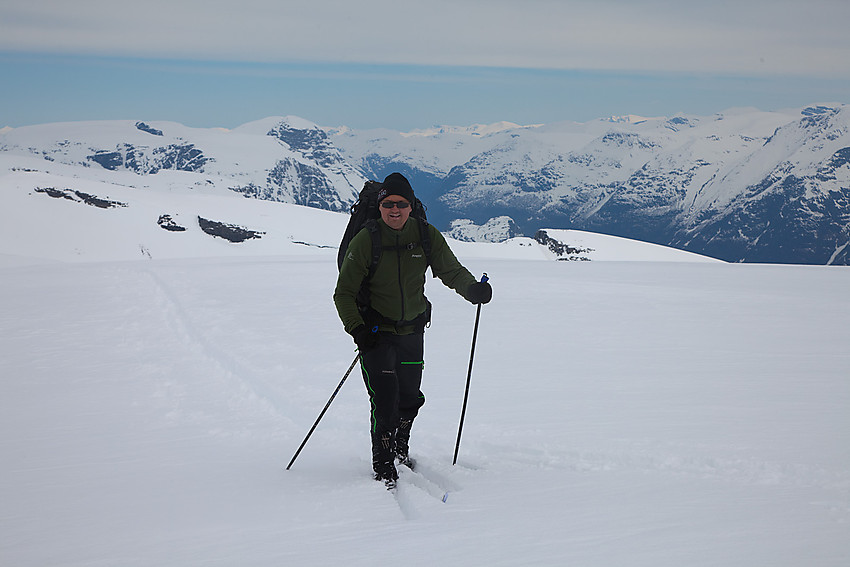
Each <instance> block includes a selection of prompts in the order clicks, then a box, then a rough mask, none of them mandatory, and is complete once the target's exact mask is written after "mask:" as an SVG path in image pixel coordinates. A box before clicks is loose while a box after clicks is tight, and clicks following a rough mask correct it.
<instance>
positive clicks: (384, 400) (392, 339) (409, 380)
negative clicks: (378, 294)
mask: <svg viewBox="0 0 850 567" xmlns="http://www.w3.org/2000/svg"><path fill="white" fill-rule="evenodd" d="M424 336H425V335H424V334H423V333H413V334H410V335H394V334H392V333H384V332H381V333H379V335H378V344H377V346H375V348H373V349H370V350H368V351H366V352H364V353H361V354H360V368H361V369H362V371H363V381H364V382H365V383H366V391H367V392H368V393H369V403H370V406H371V412H370V417H369V426H370V431H371V432H372V433H373V434H380V433H384V432H386V431H395V430H396V428H397V427H398V422H399V419H413V418H415V417H416V415H417V414H418V413H419V408H421V407H422V405H423V404H424V403H425V396H424V395H423V394H422V392H421V391H420V389H419V388H420V386H421V384H422V369H423V367H424V365H425V362H424V360H423V350H424Z"/></svg>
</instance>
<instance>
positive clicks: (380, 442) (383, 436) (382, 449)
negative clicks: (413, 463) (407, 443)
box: [372, 431, 398, 490]
mask: <svg viewBox="0 0 850 567" xmlns="http://www.w3.org/2000/svg"><path fill="white" fill-rule="evenodd" d="M394 457H395V439H394V437H393V434H392V432H390V431H385V432H383V433H373V434H372V470H373V471H374V475H373V478H374V479H375V480H379V481H382V482H383V483H384V484H385V485H386V487H387V490H391V489H393V488H395V486H396V481H397V480H398V471H397V470H396V468H395V462H394V459H393V458H394Z"/></svg>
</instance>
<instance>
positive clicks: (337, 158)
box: [0, 116, 365, 211]
mask: <svg viewBox="0 0 850 567" xmlns="http://www.w3.org/2000/svg"><path fill="white" fill-rule="evenodd" d="M3 155H5V156H8V157H9V158H13V157H17V158H23V157H37V158H40V159H41V160H42V161H41V162H40V163H39V164H37V165H33V164H31V163H30V164H29V165H27V162H20V164H19V167H20V168H31V169H35V170H38V171H45V172H52V171H53V170H54V169H55V168H51V167H50V166H49V165H48V164H47V163H44V162H48V163H49V162H55V163H61V164H64V165H67V166H75V167H77V168H79V171H77V172H76V173H74V176H78V177H81V178H89V179H92V180H99V181H107V182H118V183H120V184H125V185H127V186H132V187H137V188H144V187H148V186H151V185H161V184H162V181H163V177H167V176H159V174H160V173H163V172H165V173H168V172H183V173H186V174H195V175H194V176H192V175H178V176H176V177H173V178H172V181H171V182H170V183H169V185H170V188H171V189H172V190H174V191H178V192H183V191H186V190H191V191H196V192H197V191H199V190H203V191H204V192H207V193H210V192H213V193H218V194H222V193H226V192H237V193H241V194H243V195H245V196H246V197H254V198H259V199H265V200H272V201H281V202H286V203H294V204H298V205H305V206H309V207H315V208H320V209H327V210H332V211H343V210H347V209H348V207H349V206H350V204H351V203H352V202H353V200H354V199H355V198H356V196H357V192H358V191H359V190H360V188H361V187H362V186H363V183H364V182H365V179H364V178H363V176H362V174H361V173H360V172H359V171H358V170H357V169H356V168H354V167H352V166H351V165H350V164H349V163H348V162H347V161H346V160H345V159H343V157H342V156H341V154H340V153H339V151H338V150H337V149H336V148H335V147H334V146H333V144H332V143H330V141H329V139H328V136H327V134H326V133H325V131H324V130H322V129H320V128H319V127H318V126H316V125H315V124H313V123H310V122H308V121H306V120H303V119H301V118H297V117H292V116H288V117H283V118H280V117H276V118H266V119H264V120H259V121H256V122H251V123H248V124H245V125H243V126H240V127H239V128H236V129H234V130H231V131H227V130H221V129H202V128H189V127H186V126H183V125H182V124H177V123H173V122H141V121H137V122H133V121H100V122H69V123H60V124H44V125H38V126H28V127H22V128H15V129H12V130H9V131H7V132H6V133H4V134H3V135H0V156H3ZM64 171H65V172H67V169H65V170H64ZM105 172H116V173H119V174H120V173H126V174H130V175H123V176H121V175H118V176H116V175H109V174H107V173H105Z"/></svg>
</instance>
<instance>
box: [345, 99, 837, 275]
mask: <svg viewBox="0 0 850 567" xmlns="http://www.w3.org/2000/svg"><path fill="white" fill-rule="evenodd" d="M848 132H850V109H848V107H847V106H846V105H840V104H832V105H819V106H811V107H806V108H804V109H801V110H796V111H785V112H761V111H758V110H755V109H732V110H729V111H726V112H723V113H719V114H716V115H714V116H709V117H701V116H685V115H679V116H674V117H672V118H642V117H638V116H627V117H611V118H609V119H605V120H596V121H591V122H587V123H582V124H578V123H571V122H564V123H557V124H548V125H542V126H533V127H516V128H513V127H510V126H507V127H505V128H496V129H494V130H493V131H492V132H486V133H483V134H482V133H481V132H474V133H470V132H466V131H463V130H462V129H446V128H443V129H435V130H433V131H430V132H426V133H420V134H418V135H416V136H412V135H402V134H398V133H388V132H385V131H384V132H382V131H367V132H361V133H357V132H351V131H345V132H332V139H333V140H334V143H335V144H336V145H337V146H339V147H340V148H341V149H342V151H343V153H344V154H345V155H346V157H347V158H348V159H349V161H351V162H352V163H355V164H356V165H357V166H358V167H360V168H361V169H362V170H364V171H367V172H370V173H372V174H374V175H376V176H379V175H380V174H383V173H385V172H387V171H389V170H390V169H392V168H396V169H399V170H402V169H404V170H406V171H408V172H409V174H410V175H411V176H413V177H414V178H417V177H419V178H425V179H426V180H427V184H426V186H427V189H428V191H429V192H430V193H431V194H433V195H436V196H437V199H436V202H437V205H436V206H434V205H433V204H432V205H431V208H432V209H433V210H434V213H433V215H432V214H431V212H430V210H429V215H431V216H433V217H434V218H435V219H438V220H439V221H442V222H444V223H446V224H448V222H450V221H451V220H452V219H456V218H467V219H472V220H473V221H474V222H476V223H485V222H486V221H487V220H489V219H490V218H492V217H496V216H502V215H507V216H510V217H511V218H512V219H514V220H515V221H516V223H517V224H518V226H519V227H520V229H521V230H522V231H524V232H525V233H527V234H533V233H535V232H536V231H537V229H538V228H540V227H541V226H558V227H563V228H575V229H583V230H591V231H597V232H604V233H608V234H612V235H619V236H625V237H629V238H636V239H640V240H646V241H649V242H654V243H659V244H665V245H671V246H675V247H678V248H682V249H685V250H690V251H693V252H699V253H703V254H708V255H711V256H715V257H718V258H723V259H725V260H728V261H754V262H782V263H813V264H845V265H846V264H848V263H850V259H848V253H850V247H848V243H849V242H850V166H848V157H850V134H848ZM447 148H450V149H451V150H452V151H451V153H448V154H447V153H446V152H447ZM452 157H453V158H454V160H453V159H452ZM432 203H433V201H432ZM429 218H430V217H429Z"/></svg>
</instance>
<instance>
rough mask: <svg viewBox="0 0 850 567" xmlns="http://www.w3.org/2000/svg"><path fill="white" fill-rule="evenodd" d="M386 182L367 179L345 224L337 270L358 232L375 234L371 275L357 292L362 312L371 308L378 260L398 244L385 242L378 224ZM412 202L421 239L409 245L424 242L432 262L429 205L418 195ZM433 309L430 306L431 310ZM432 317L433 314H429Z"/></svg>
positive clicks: (372, 235)
mask: <svg viewBox="0 0 850 567" xmlns="http://www.w3.org/2000/svg"><path fill="white" fill-rule="evenodd" d="M381 187H382V184H381V183H379V182H377V181H371V180H370V181H367V182H366V184H365V185H364V186H363V189H362V190H361V191H360V195H359V196H358V198H357V201H356V202H355V203H354V204H353V205H351V218H349V219H348V225H347V226H346V227H345V232H344V233H343V235H342V241H341V242H340V243H339V252H338V253H337V257H336V265H337V269H341V268H342V261H343V260H345V255H346V253H347V252H348V245H349V243H350V242H351V239H352V238H354V235H355V234H357V233H358V232H360V231H361V230H363V229H366V230H368V231H369V234H370V235H371V237H372V261H371V262H370V264H369V274H368V275H367V276H366V279H365V280H364V281H363V285H362V287H361V288H360V292H359V293H358V294H357V304H358V306H359V307H360V309H361V311H364V310H367V309H368V308H369V280H371V279H372V276H373V275H375V270H376V269H377V267H378V262H380V261H381V254H382V253H383V252H384V250H385V249H389V250H395V249H396V247H395V246H384V245H383V243H382V242H381V230H380V227H379V226H378V219H379V218H380V217H381V213H380V211H379V210H378V193H379V192H380V190H381ZM413 201H414V202H413V203H411V206H412V210H411V211H410V218H411V219H416V221H417V222H418V223H419V238H420V241H419V242H413V243H411V244H409V245H407V246H405V248H410V249H411V250H412V249H413V248H416V246H417V245H419V244H421V245H422V250H423V251H424V252H425V258H426V260H427V261H428V265H429V266H430V265H431V235H430V233H429V232H428V219H427V217H426V216H425V205H424V204H422V201H420V200H419V199H417V198H416V197H414V199H413ZM429 311H430V309H429ZM428 315H429V318H430V313H429V314H428Z"/></svg>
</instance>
